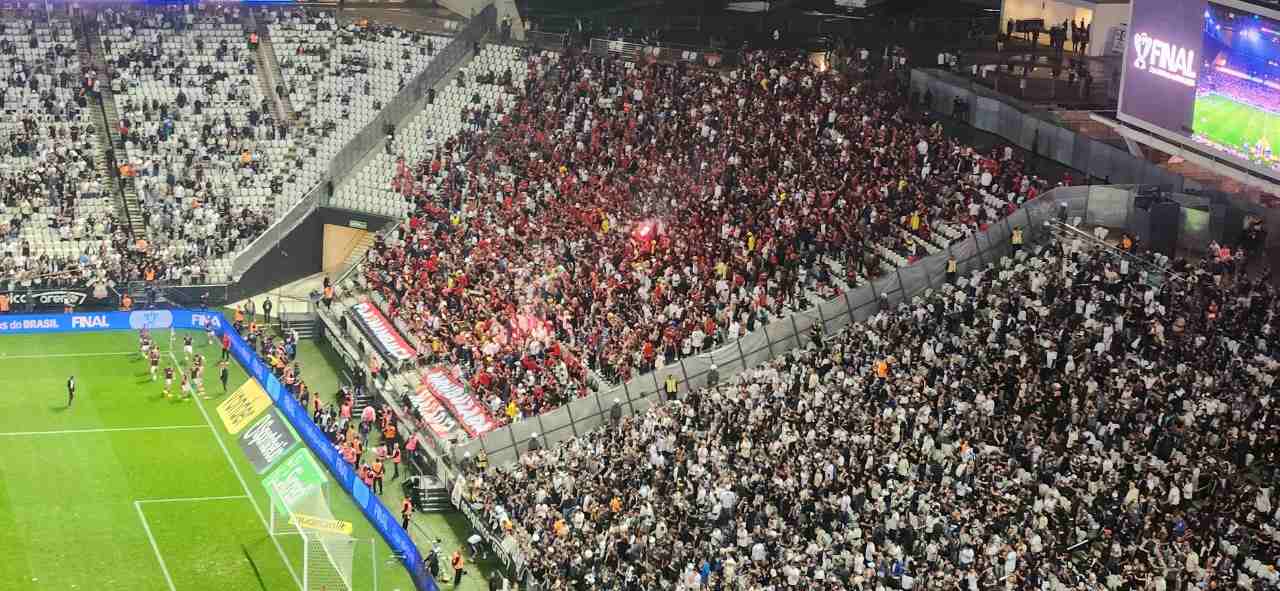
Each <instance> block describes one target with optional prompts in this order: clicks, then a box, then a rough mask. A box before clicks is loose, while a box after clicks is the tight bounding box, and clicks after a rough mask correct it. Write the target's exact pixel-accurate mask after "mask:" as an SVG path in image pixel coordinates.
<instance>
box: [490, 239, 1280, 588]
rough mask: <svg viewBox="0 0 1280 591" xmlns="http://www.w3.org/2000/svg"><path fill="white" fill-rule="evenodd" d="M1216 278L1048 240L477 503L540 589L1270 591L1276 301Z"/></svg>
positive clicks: (665, 409) (567, 455)
mask: <svg viewBox="0 0 1280 591" xmlns="http://www.w3.org/2000/svg"><path fill="white" fill-rule="evenodd" d="M1025 254H1026V253H1023V255H1025ZM1233 267H1234V265H1233V264H1229V263H1228V264H1223V263H1221V262H1220V261H1218V260H1216V259H1209V260H1206V261H1204V262H1203V263H1202V264H1201V265H1199V266H1197V267H1195V268H1184V269H1179V271H1180V272H1181V274H1180V275H1179V274H1178V273H1173V274H1171V275H1170V276H1169V277H1167V278H1165V279H1166V281H1165V282H1164V283H1163V285H1162V286H1160V287H1154V286H1152V285H1149V284H1142V283H1139V282H1137V281H1134V279H1136V273H1137V272H1138V271H1137V268H1136V267H1134V268H1132V269H1127V268H1123V267H1122V266H1121V262H1120V260H1118V259H1114V258H1111V256H1109V255H1108V254H1106V253H1103V252H1101V251H1096V250H1091V249H1089V248H1078V247H1077V246H1074V245H1072V244H1066V243H1062V242H1055V243H1053V244H1051V245H1050V246H1049V247H1048V248H1047V249H1045V250H1044V251H1042V252H1039V253H1038V254H1037V255H1035V256H1032V257H1026V256H1018V257H1016V260H1010V259H1007V258H1006V259H1004V261H1002V263H1001V264H1000V265H999V266H996V267H993V268H989V269H985V270H984V271H983V272H981V273H975V274H974V275H972V276H970V277H966V278H964V279H962V280H961V281H960V282H958V284H957V285H956V286H951V285H948V286H945V287H943V288H942V289H940V290H933V291H931V292H929V293H926V294H925V296H924V297H920V298H917V299H916V300H914V301H912V302H910V303H904V304H902V305H901V306H898V307H897V308H896V309H888V310H884V311H883V312H881V313H880V314H878V315H876V316H875V317H874V318H872V319H871V320H870V321H869V322H867V323H865V324H855V325H852V326H851V327H850V328H849V329H848V330H847V331H845V332H844V333H842V334H839V335H835V337H834V338H832V339H830V340H827V341H825V342H822V341H818V342H814V343H810V344H809V346H807V347H806V348H804V349H803V350H798V351H794V352H792V353H789V354H787V355H786V356H784V357H782V358H779V359H777V360H775V361H773V362H771V363H769V364H767V365H766V366H764V367H760V368H756V369H754V370H750V371H747V372H745V373H743V374H740V375H739V376H737V377H736V378H735V379H733V380H731V381H729V382H728V383H724V384H721V385H718V386H715V387H711V388H708V389H707V390H704V391H697V392H693V393H690V394H689V395H688V396H687V397H682V399H680V400H678V401H673V402H671V403H669V404H662V405H655V406H654V407H653V408H651V409H650V410H649V411H647V412H646V413H644V414H641V415H636V416H631V417H625V418H622V419H621V420H620V422H618V423H617V424H614V425H611V426H609V427H607V428H604V429H601V430H599V431H596V432H593V433H590V434H588V435H586V436H584V437H581V438H578V439H574V440H571V441H570V442H568V443H567V444H566V445H563V446H560V447H558V448H554V449H545V450H532V449H531V450H530V451H529V452H527V453H526V454H525V455H524V456H523V458H522V459H521V462H520V464H519V465H516V466H510V467H505V468H500V469H498V470H494V471H489V472H487V473H483V474H482V473H475V474H474V475H473V478H472V479H471V480H470V481H469V483H468V490H469V495H470V496H471V499H470V500H471V502H472V503H473V504H474V505H475V506H476V507H482V508H483V511H484V512H485V513H486V515H487V517H488V519H490V520H492V522H493V524H494V525H495V529H497V530H500V531H505V532H510V533H511V534H512V535H513V536H514V538H515V539H516V540H518V542H519V544H520V546H521V548H522V551H523V555H524V556H525V559H526V560H528V561H529V565H528V566H529V568H530V570H531V572H533V573H534V574H535V578H536V579H537V580H539V581H541V582H542V584H545V585H547V586H549V588H566V589H574V588H592V589H605V588H613V589H645V588H655V587H658V588H666V589H683V590H692V589H701V588H707V587H711V588H724V589H757V588H777V589H792V588H800V587H809V588H816V589H876V588H897V589H913V588H918V589H994V588H1021V589H1103V588H1106V589H1183V588H1188V587H1190V588H1196V587H1199V588H1204V587H1205V586H1206V585H1207V586H1208V587H1209V588H1214V587H1217V588H1226V587H1230V588H1238V589H1261V588H1274V586H1275V584H1276V582H1277V574H1276V567H1275V565H1274V561H1275V559H1276V557H1277V556H1280V531H1278V530H1277V524H1278V523H1280V511H1277V505H1276V504H1275V503H1274V502H1273V500H1272V494H1273V491H1274V483H1275V482H1276V480H1275V477H1276V474H1275V471H1276V465H1277V464H1276V461H1277V460H1278V459H1280V458H1277V452H1280V448H1277V446H1276V441H1275V433H1276V432H1277V431H1276V430H1275V429H1276V426H1277V425H1276V423H1277V419H1276V415H1275V412H1274V409H1272V408H1270V406H1271V404H1272V403H1273V399H1272V396H1271V395H1270V394H1269V392H1271V391H1272V390H1273V384H1274V378H1275V371H1276V369H1277V362H1276V361H1275V359H1274V358H1273V357H1272V352H1274V351H1275V346H1276V342H1275V333H1274V330H1273V329H1272V327H1271V323H1272V322H1273V321H1274V305H1275V291H1274V288H1272V287H1271V286H1270V285H1269V284H1267V283H1265V282H1264V281H1262V280H1261V279H1252V278H1249V277H1246V276H1244V275H1243V274H1238V273H1239V269H1238V268H1233ZM1126 270H1127V271H1129V273H1131V274H1125V273H1123V271H1126Z"/></svg>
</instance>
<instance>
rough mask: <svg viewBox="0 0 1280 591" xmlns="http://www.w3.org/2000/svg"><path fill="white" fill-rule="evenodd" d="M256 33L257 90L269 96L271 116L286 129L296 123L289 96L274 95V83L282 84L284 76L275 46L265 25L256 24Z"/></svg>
mask: <svg viewBox="0 0 1280 591" xmlns="http://www.w3.org/2000/svg"><path fill="white" fill-rule="evenodd" d="M256 26H257V33H258V89H259V90H261V91H262V96H269V97H271V98H272V101H271V115H272V116H274V117H275V118H276V121H284V122H285V123H286V125H287V126H288V127H293V126H294V124H295V123H296V122H297V119H296V117H294V111H293V105H292V104H290V102H289V95H288V94H287V93H286V94H284V95H279V94H276V90H275V87H276V83H280V84H284V74H283V73H281V72H280V62H279V61H277V60H276V50H275V46H274V45H272V43H271V32H270V29H269V28H268V27H267V25H266V23H261V22H259V23H257V24H256Z"/></svg>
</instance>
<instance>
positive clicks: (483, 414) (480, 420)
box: [423, 368, 498, 437]
mask: <svg viewBox="0 0 1280 591" xmlns="http://www.w3.org/2000/svg"><path fill="white" fill-rule="evenodd" d="M423 385H425V386H426V387H427V389H428V390H430V391H431V394H432V395H433V396H435V397H436V400H439V401H440V403H441V404H443V405H444V406H445V407H446V408H448V409H449V411H450V412H452V413H453V416H454V417H457V419H458V422H459V423H461V424H462V428H463V429H465V430H466V431H467V434H468V435H470V436H471V437H479V436H481V435H484V434H485V433H488V432H490V431H492V430H494V429H496V428H498V422H497V421H495V420H493V417H491V416H489V409H487V408H485V407H484V404H482V403H481V402H480V400H479V399H477V398H476V397H475V396H473V395H471V394H469V393H468V392H467V388H466V386H464V385H463V384H462V382H460V381H458V379H457V378H455V377H454V376H453V373H452V372H449V371H445V370H442V369H440V368H431V369H429V370H427V373H426V375H425V376H423Z"/></svg>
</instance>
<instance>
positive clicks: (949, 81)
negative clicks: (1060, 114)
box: [911, 69, 1186, 191]
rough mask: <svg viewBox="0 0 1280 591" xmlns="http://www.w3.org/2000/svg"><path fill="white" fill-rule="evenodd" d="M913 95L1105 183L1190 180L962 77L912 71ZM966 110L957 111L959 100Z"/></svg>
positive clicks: (1171, 187)
mask: <svg viewBox="0 0 1280 591" xmlns="http://www.w3.org/2000/svg"><path fill="white" fill-rule="evenodd" d="M911 92H912V95H913V96H916V97H918V98H919V99H921V100H924V99H925V98H926V97H928V103H929V104H928V107H929V108H930V109H931V110H934V111H938V112H940V113H947V114H950V115H952V116H953V117H956V118H958V119H961V120H963V121H965V122H966V123H968V124H970V125H972V126H974V127H976V128H978V129H980V130H982V131H986V132H988V133H993V134H995V135H998V136H1000V137H1002V138H1004V139H1006V140H1008V141H1009V142H1012V143H1014V144H1017V145H1018V146H1021V147H1022V148H1024V149H1026V150H1029V151H1031V152H1032V153H1033V154H1035V155H1037V156H1043V157H1045V158H1049V159H1051V160H1055V161H1057V162H1060V163H1062V164H1065V165H1067V166H1069V167H1071V168H1074V169H1076V170H1079V171H1081V172H1083V173H1085V174H1087V175H1089V177H1090V178H1094V179H1099V180H1100V181H1101V182H1102V184H1108V185H1109V184H1142V185H1159V186H1161V187H1162V188H1165V189H1166V190H1168V191H1182V190H1183V189H1184V185H1185V184H1186V181H1185V179H1183V177H1182V176H1181V175H1178V174H1177V173H1174V172H1171V171H1169V170H1166V169H1164V168H1161V167H1160V166H1159V165H1157V164H1154V163H1151V162H1148V161H1146V160H1143V159H1141V158H1135V157H1134V156H1133V155H1131V154H1130V153H1129V152H1128V151H1127V150H1123V149H1120V148H1117V147H1116V146H1113V145H1111V144H1108V143H1106V142H1101V141H1098V140H1095V139H1093V138H1090V137H1087V136H1085V135H1082V134H1079V133H1076V132H1075V131H1072V130H1070V129H1067V128H1065V127H1062V126H1061V125H1059V124H1058V123H1057V122H1056V121H1053V120H1052V119H1051V118H1050V117H1048V116H1047V115H1046V114H1045V113H1043V112H1037V111H1036V110H1035V109H1033V108H1032V107H1030V106H1028V105H1025V104H1019V103H1017V102H1016V101H1012V100H1010V99H1009V98H1008V97H1005V96H1001V95H997V94H996V93H994V92H993V91H992V90H990V89H988V88H986V87H984V86H982V85H980V84H977V83H975V82H973V81H972V80H969V79H966V78H964V77H961V76H956V75H954V74H951V73H948V72H944V71H941V70H933V69H915V70H912V71H911ZM957 99H959V100H961V101H963V103H964V104H965V105H967V109H963V110H960V111H957V110H956V108H955V107H956V100H957Z"/></svg>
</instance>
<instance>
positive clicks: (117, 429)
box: [0, 424, 209, 437]
mask: <svg viewBox="0 0 1280 591" xmlns="http://www.w3.org/2000/svg"><path fill="white" fill-rule="evenodd" d="M208 428H209V425H207V424H205V425H170V426H167V427H109V428H104V429H63V430H61V431H10V432H8V433H3V432H0V437H26V436H30V435H74V434H76V433H124V432H129V431H177V430H181V429H208Z"/></svg>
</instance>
